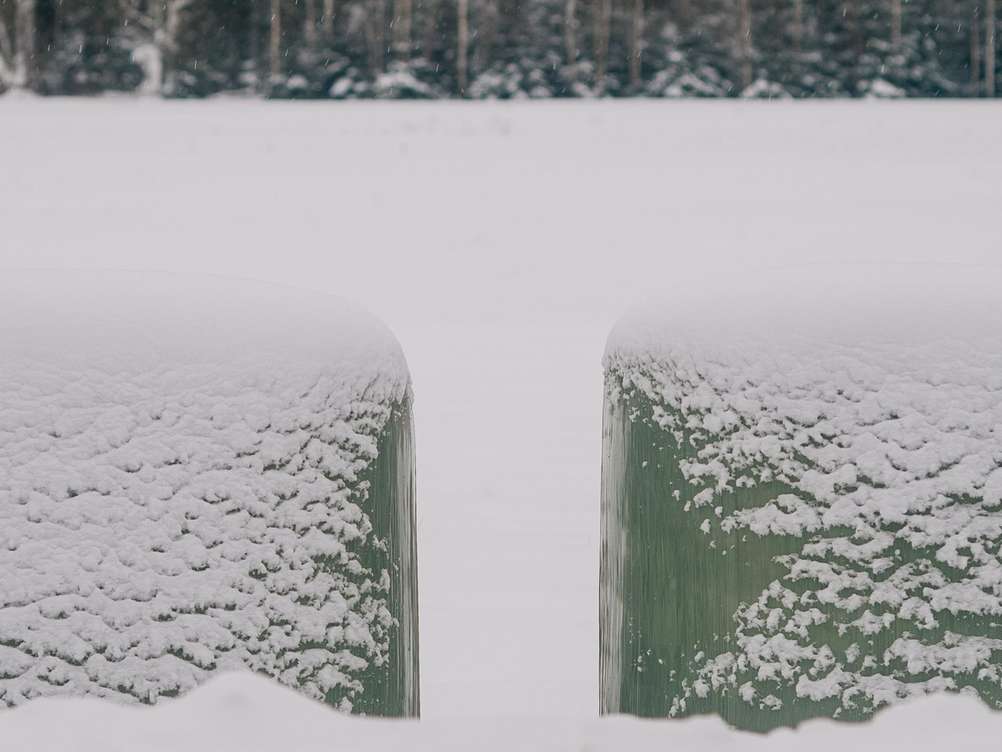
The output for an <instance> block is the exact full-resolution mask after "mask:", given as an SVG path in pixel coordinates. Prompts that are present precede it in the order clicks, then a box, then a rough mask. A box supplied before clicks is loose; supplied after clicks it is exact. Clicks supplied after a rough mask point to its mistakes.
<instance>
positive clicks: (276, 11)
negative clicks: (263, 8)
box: [268, 0, 282, 89]
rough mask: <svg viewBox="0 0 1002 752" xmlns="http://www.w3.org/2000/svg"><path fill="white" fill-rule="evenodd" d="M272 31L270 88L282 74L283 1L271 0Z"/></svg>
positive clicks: (270, 33)
mask: <svg viewBox="0 0 1002 752" xmlns="http://www.w3.org/2000/svg"><path fill="white" fill-rule="evenodd" d="M270 24H271V25H270V27H269V29H270V32H269V35H268V75H269V78H270V80H269V81H268V88H269V89H271V88H272V87H273V86H274V85H275V79H277V78H278V77H279V76H281V75H282V2H281V0H271V18H270Z"/></svg>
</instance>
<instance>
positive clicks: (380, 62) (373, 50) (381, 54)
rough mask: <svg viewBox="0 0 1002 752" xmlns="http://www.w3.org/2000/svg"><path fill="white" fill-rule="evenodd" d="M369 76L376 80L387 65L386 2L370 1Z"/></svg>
mask: <svg viewBox="0 0 1002 752" xmlns="http://www.w3.org/2000/svg"><path fill="white" fill-rule="evenodd" d="M365 28H366V36H367V37H368V39H367V41H368V46H369V74H370V75H371V76H372V77H373V78H376V77H377V76H378V75H379V74H380V73H382V72H383V67H384V65H385V63H386V0H368V8H367V9H366V17H365Z"/></svg>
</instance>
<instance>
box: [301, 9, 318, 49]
mask: <svg viewBox="0 0 1002 752" xmlns="http://www.w3.org/2000/svg"><path fill="white" fill-rule="evenodd" d="M303 41H304V42H306V46H307V47H308V48H310V49H311V50H312V49H315V48H316V46H317V0H303Z"/></svg>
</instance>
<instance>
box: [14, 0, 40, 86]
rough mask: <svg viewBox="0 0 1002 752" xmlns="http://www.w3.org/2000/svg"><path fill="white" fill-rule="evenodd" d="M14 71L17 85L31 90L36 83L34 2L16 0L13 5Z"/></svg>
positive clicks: (30, 0)
mask: <svg viewBox="0 0 1002 752" xmlns="http://www.w3.org/2000/svg"><path fill="white" fill-rule="evenodd" d="M14 35H15V38H16V41H15V42H14V49H15V53H14V70H15V73H16V77H17V80H18V81H19V85H20V86H22V87H24V88H25V89H33V88H34V87H35V84H36V83H37V82H38V60H37V56H36V50H35V0H17V2H16V4H15V5H14Z"/></svg>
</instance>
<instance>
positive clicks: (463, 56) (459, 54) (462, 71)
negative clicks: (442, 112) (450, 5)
mask: <svg viewBox="0 0 1002 752" xmlns="http://www.w3.org/2000/svg"><path fill="white" fill-rule="evenodd" d="M469 50H470V3H469V0H458V2H457V6H456V83H457V84H458V86H459V95H460V96H465V95H466V87H467V85H468V83H469V81H468V76H469V61H468V59H467V58H468V55H469Z"/></svg>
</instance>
